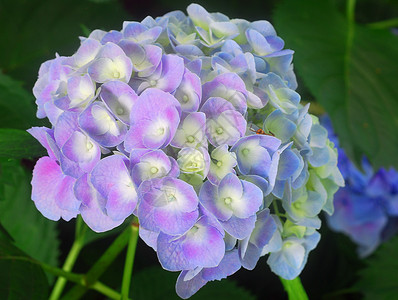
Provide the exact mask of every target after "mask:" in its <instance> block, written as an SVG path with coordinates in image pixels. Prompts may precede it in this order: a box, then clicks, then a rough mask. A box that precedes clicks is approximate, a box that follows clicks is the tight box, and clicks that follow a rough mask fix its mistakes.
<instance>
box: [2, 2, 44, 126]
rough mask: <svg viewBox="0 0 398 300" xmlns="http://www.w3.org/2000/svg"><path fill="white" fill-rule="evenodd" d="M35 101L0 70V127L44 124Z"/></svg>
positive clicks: (19, 84)
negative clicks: (38, 116)
mask: <svg viewBox="0 0 398 300" xmlns="http://www.w3.org/2000/svg"><path fill="white" fill-rule="evenodd" d="M0 12H1V7H0ZM0 14H1V13H0ZM0 51H1V50H0ZM0 65H1V63H0ZM34 101H35V98H34V97H33V94H30V93H29V92H27V91H26V90H25V89H24V88H23V87H22V84H21V83H20V82H18V81H15V80H14V79H12V78H11V77H9V76H7V75H4V74H3V73H2V72H1V71H0V128H1V127H3V128H7V127H8V128H18V129H28V128H29V127H31V126H33V125H38V124H44V122H43V121H41V120H38V119H37V118H36V107H35V102H34Z"/></svg>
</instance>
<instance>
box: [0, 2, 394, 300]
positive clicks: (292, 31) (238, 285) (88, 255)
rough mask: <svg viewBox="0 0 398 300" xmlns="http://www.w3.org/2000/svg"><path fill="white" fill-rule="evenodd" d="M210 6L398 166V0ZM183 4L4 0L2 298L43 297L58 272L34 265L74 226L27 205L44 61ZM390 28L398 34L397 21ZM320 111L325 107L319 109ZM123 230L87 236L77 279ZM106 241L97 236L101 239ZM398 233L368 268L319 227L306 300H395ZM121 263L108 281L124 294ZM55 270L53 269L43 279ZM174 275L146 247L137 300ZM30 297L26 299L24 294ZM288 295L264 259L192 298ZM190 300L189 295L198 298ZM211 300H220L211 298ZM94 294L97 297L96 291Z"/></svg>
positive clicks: (380, 160) (163, 289)
mask: <svg viewBox="0 0 398 300" xmlns="http://www.w3.org/2000/svg"><path fill="white" fill-rule="evenodd" d="M197 2H198V3H199V4H201V5H203V6H204V7H205V8H206V9H207V10H208V11H220V12H223V13H225V14H226V15H228V16H230V17H231V18H245V19H248V20H259V19H266V20H269V21H271V23H273V24H274V26H275V28H276V30H277V32H278V34H279V35H280V36H281V37H282V38H283V39H284V40H285V42H286V47H287V48H291V49H293V50H295V56H294V64H295V70H296V74H297V76H298V80H299V92H300V94H301V95H302V97H303V100H305V101H310V102H313V105H312V106H313V107H315V108H317V107H319V106H318V105H321V107H323V108H324V110H325V111H326V112H327V113H328V114H329V115H330V116H331V118H332V121H333V125H334V127H335V129H336V132H337V134H338V135H339V138H340V140H341V144H342V146H343V147H344V148H345V150H346V152H347V153H348V154H349V155H350V156H351V157H352V158H353V159H354V160H356V161H358V160H359V159H360V158H361V157H362V155H366V156H367V157H368V158H369V159H370V161H371V162H372V164H373V165H374V166H375V167H379V166H385V167H388V166H395V167H396V168H398V156H397V155H396V153H397V149H398V134H397V133H398V84H397V82H398V72H397V70H398V60H397V57H398V35H394V34H393V33H392V32H391V30H390V28H388V27H385V26H382V25H380V23H377V22H379V21H382V20H386V19H390V18H396V17H397V16H398V2H397V1H393V0H381V1H377V0H360V1H357V3H356V6H355V10H354V12H355V13H353V11H352V10H350V9H348V13H347V4H348V8H350V6H349V4H350V3H354V2H353V1H351V0H349V1H343V0H341V1H339V0H325V1H316V0H302V1H295V0H268V1H264V0H247V1H245V2H244V4H242V1H239V0H228V1H227V0H222V1H197ZM188 4H189V2H188V1H184V0H174V1H166V0H145V1H144V0H134V1H133V0H131V1H129V0H124V1H116V0H91V1H90V0H69V1H67V0H63V1H61V0H59V1H51V0H0V28H1V29H0V33H1V35H0V36H1V39H0V270H9V272H0V273H1V275H0V299H23V297H28V298H29V299H46V297H47V295H48V291H49V287H50V286H51V284H52V278H51V276H47V277H46V276H45V273H44V271H43V270H42V269H41V268H40V267H39V265H38V264H36V263H35V260H40V261H43V262H45V263H47V264H50V265H53V266H57V265H58V266H59V262H60V261H63V260H64V259H65V256H66V253H67V251H68V250H69V248H70V245H71V242H72V239H73V231H74V226H73V224H71V223H73V221H72V222H70V223H66V222H59V223H54V222H51V221H48V220H46V219H44V218H43V217H42V216H41V215H40V213H38V212H37V211H36V209H35V207H34V204H33V202H32V201H31V200H30V180H31V171H32V168H33V166H34V163H35V159H37V158H38V157H40V156H42V155H43V154H45V153H44V151H43V149H42V147H41V146H40V145H39V144H38V143H37V142H36V141H35V140H34V139H33V138H31V137H30V135H29V134H27V133H26V132H25V129H27V128H29V127H31V126H43V125H45V122H44V121H41V120H38V119H36V117H35V111H36V109H35V104H34V97H33V95H32V93H31V90H32V87H33V84H34V82H35V80H36V78H37V71H38V69H39V66H40V64H41V63H42V62H43V61H45V60H48V59H51V58H53V57H54V55H55V52H58V53H59V54H60V55H63V54H65V55H71V54H72V53H73V51H74V50H75V49H77V47H78V44H79V40H78V38H77V37H78V36H82V35H87V34H88V32H90V31H91V30H93V29H95V28H101V29H104V30H110V29H120V28H121V25H122V22H123V21H124V20H141V19H142V18H144V17H145V16H147V15H151V16H158V15H162V14H164V13H166V12H168V11H170V10H175V9H181V10H184V9H185V7H186V6H187V5H188ZM395 26H397V27H398V25H397V24H395ZM314 111H315V112H318V111H319V109H316V110H314ZM116 232H118V230H115V231H112V232H110V233H108V234H104V235H99V236H98V235H96V234H94V233H92V232H90V233H88V234H87V236H88V238H87V240H86V246H85V248H84V249H83V252H82V255H81V257H80V258H79V260H78V263H77V264H76V267H75V269H74V271H75V272H86V271H87V270H88V268H89V267H90V266H91V265H92V264H93V263H94V262H95V261H96V260H97V259H98V257H99V256H100V255H101V253H102V252H103V251H104V249H106V247H107V246H108V245H109V243H110V242H111V241H112V239H113V238H114V234H115V233H116ZM99 238H101V239H99ZM397 253H398V242H397V238H395V239H392V240H391V241H390V242H388V243H387V244H385V245H384V246H383V247H381V248H380V249H379V250H378V251H377V252H376V253H375V254H374V255H372V256H371V257H369V259H367V260H366V261H365V262H362V261H359V260H358V258H357V257H356V253H355V246H354V245H353V244H352V243H351V242H350V241H349V240H348V239H347V238H346V237H344V236H342V235H338V234H335V233H332V232H330V231H329V230H328V229H327V228H326V227H325V226H324V227H323V228H322V240H321V242H320V244H319V246H318V248H317V249H316V250H315V251H314V252H313V253H311V255H310V258H309V262H308V264H307V267H306V269H305V270H304V272H303V275H302V282H303V285H304V287H305V288H306V290H307V293H308V294H309V297H310V299H361V298H362V296H363V295H364V296H365V298H366V299H393V297H394V296H396V295H398V278H397V275H396V274H397V273H398V265H397V263H396V261H397V259H396V258H397V255H398V254H397ZM123 261H124V260H123V257H122V255H120V257H119V259H118V260H117V261H116V262H115V263H114V265H112V268H111V269H110V270H109V271H108V272H106V273H105V274H104V275H103V277H102V278H101V280H102V281H103V282H105V283H107V284H108V285H109V286H111V287H113V288H115V289H118V288H120V278H119V277H120V276H118V274H121V273H122V270H123ZM47 275H48V274H47ZM175 275H176V274H172V273H170V272H164V271H162V270H161V269H160V267H159V266H158V263H157V259H156V257H155V254H154V253H153V251H152V250H151V249H149V248H148V247H147V246H145V245H144V244H143V243H142V242H140V243H139V245H138V249H137V260H136V265H135V271H134V276H133V278H134V279H133V283H132V286H133V288H132V290H133V295H132V296H134V297H135V298H134V299H163V298H162V297H163V296H164V295H166V294H167V295H170V297H169V298H170V299H172V297H174V296H175V294H173V293H174V282H175V281H174V280H175ZM20 291H24V295H21V294H20ZM233 296H234V297H236V299H238V296H239V298H240V299H256V298H257V299H263V298H265V297H267V298H269V299H283V297H287V296H286V295H285V293H284V291H283V287H282V285H281V284H280V283H279V281H278V279H277V278H276V277H275V276H274V275H272V274H271V272H270V271H269V269H268V267H267V266H266V264H265V262H263V263H262V262H261V261H260V263H259V265H258V266H257V267H256V269H255V270H254V271H251V272H248V271H244V270H241V271H240V272H238V274H236V275H234V276H232V278H231V279H230V280H229V281H225V280H224V281H222V284H220V283H213V284H210V285H209V286H208V287H206V288H204V289H203V290H201V291H200V292H199V293H198V294H197V295H196V296H195V297H197V299H200V298H203V299H204V298H206V299H213V298H214V299H215V298H217V299H235V298H233ZM195 297H194V298H195ZM210 297H213V298H210ZM86 298H87V299H102V298H99V296H98V294H97V293H95V292H90V293H88V294H87V296H86Z"/></svg>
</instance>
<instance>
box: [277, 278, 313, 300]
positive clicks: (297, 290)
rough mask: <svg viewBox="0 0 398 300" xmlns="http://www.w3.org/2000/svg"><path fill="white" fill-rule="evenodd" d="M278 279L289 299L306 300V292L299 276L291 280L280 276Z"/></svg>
mask: <svg viewBox="0 0 398 300" xmlns="http://www.w3.org/2000/svg"><path fill="white" fill-rule="evenodd" d="M279 279H280V280H281V282H282V284H283V287H284V288H285V291H286V293H287V295H288V297H289V300H308V296H307V293H306V292H305V289H304V287H303V285H302V284H301V280H300V277H296V278H294V279H293V280H287V279H284V278H282V277H279Z"/></svg>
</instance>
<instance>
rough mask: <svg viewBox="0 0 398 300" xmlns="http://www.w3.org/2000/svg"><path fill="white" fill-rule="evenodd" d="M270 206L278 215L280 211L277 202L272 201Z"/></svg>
mask: <svg viewBox="0 0 398 300" xmlns="http://www.w3.org/2000/svg"><path fill="white" fill-rule="evenodd" d="M272 207H273V209H274V212H275V214H276V215H280V214H281V213H280V212H279V208H278V203H276V201H275V200H274V201H272Z"/></svg>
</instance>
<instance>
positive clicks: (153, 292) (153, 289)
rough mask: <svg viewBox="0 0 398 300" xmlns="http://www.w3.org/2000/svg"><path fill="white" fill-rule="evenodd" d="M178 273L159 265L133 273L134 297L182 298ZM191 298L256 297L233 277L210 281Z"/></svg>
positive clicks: (235, 299) (249, 299) (233, 299)
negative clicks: (177, 284)
mask: <svg viewBox="0 0 398 300" xmlns="http://www.w3.org/2000/svg"><path fill="white" fill-rule="evenodd" d="M177 277H178V274H176V273H172V272H168V271H165V270H163V269H162V268H160V267H158V266H154V267H150V268H147V269H144V270H142V271H140V272H138V273H136V274H133V282H132V286H131V290H132V297H131V298H132V299H151V300H163V299H168V300H169V299H170V300H173V299H175V300H180V299H181V298H180V297H178V296H177V294H176V292H175V284H176V281H177ZM189 299H190V300H221V299H228V300H242V299H245V300H254V299H255V297H254V296H253V295H251V294H250V292H249V291H247V290H245V289H244V288H241V287H239V286H237V285H236V283H235V282H234V281H233V280H231V279H223V280H221V281H212V282H208V283H207V284H206V285H205V286H204V287H202V288H201V289H200V290H199V291H198V292H197V293H196V294H195V295H193V296H192V297H191V298H189Z"/></svg>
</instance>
